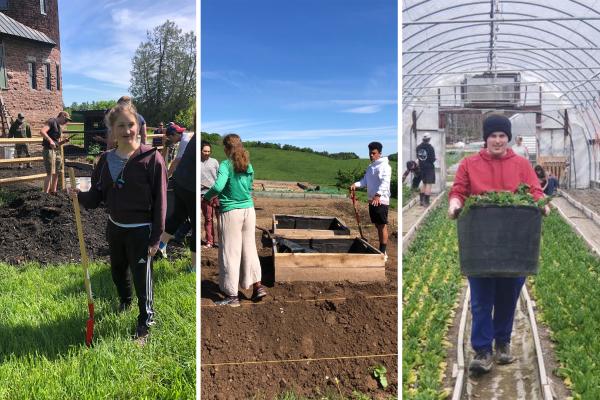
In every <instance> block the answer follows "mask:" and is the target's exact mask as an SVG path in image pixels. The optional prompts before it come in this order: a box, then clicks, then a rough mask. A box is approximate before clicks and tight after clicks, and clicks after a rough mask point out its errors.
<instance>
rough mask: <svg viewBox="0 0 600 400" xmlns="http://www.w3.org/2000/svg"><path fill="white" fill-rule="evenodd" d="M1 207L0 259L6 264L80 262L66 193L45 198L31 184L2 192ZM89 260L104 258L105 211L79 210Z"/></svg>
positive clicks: (69, 201)
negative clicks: (3, 203)
mask: <svg viewBox="0 0 600 400" xmlns="http://www.w3.org/2000/svg"><path fill="white" fill-rule="evenodd" d="M3 192H4V195H5V196H4V197H5V198H6V200H8V201H7V204H5V205H4V206H3V207H0V232H2V234H1V235H0V260H1V261H3V262H6V263H9V264H22V263H24V262H30V261H35V262H39V263H40V264H57V263H61V262H80V259H81V257H80V254H79V242H78V239H77V228H76V225H75V215H74V212H73V204H72V202H71V200H70V199H69V198H68V197H67V195H66V194H65V193H58V195H56V196H52V195H47V194H45V193H43V192H42V191H41V190H40V189H39V188H36V187H32V186H30V185H19V186H16V185H11V186H10V187H6V188H4V189H3ZM81 218H82V222H83V234H84V238H85V241H86V247H87V251H88V256H89V258H90V259H92V260H93V259H99V258H106V257H107V256H108V245H107V243H106V239H105V229H106V221H107V216H106V212H105V211H104V209H101V208H99V209H95V210H86V209H84V208H82V209H81Z"/></svg>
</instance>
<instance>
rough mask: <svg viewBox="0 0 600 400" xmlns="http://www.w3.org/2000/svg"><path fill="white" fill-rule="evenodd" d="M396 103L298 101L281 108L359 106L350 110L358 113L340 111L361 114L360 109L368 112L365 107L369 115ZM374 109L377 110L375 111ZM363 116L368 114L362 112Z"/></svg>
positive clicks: (377, 100)
mask: <svg viewBox="0 0 600 400" xmlns="http://www.w3.org/2000/svg"><path fill="white" fill-rule="evenodd" d="M396 103H397V101H396V100H388V99H371V100H369V99H345V100H342V99H332V100H308V101H300V102H296V103H291V104H287V105H285V106H283V108H284V109H288V110H311V109H314V110H322V109H335V108H339V107H340V106H344V107H346V106H359V107H358V108H353V109H350V110H358V111H350V110H342V111H344V112H356V113H361V110H360V109H365V110H367V111H369V109H367V108H366V107H371V108H370V110H371V111H370V113H374V112H379V111H381V109H382V106H386V105H395V104H396ZM375 108H377V109H376V110H375ZM362 113H363V114H365V113H368V112H365V111H363V112H362Z"/></svg>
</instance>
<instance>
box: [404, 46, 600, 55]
mask: <svg viewBox="0 0 600 400" xmlns="http://www.w3.org/2000/svg"><path fill="white" fill-rule="evenodd" d="M513 50H516V51H531V50H541V51H555V50H556V51H571V50H581V51H587V50H589V51H593V50H600V47H494V48H490V47H482V48H477V49H461V48H457V49H439V50H407V51H403V52H402V54H428V53H462V52H481V53H485V52H489V51H500V52H502V51H513Z"/></svg>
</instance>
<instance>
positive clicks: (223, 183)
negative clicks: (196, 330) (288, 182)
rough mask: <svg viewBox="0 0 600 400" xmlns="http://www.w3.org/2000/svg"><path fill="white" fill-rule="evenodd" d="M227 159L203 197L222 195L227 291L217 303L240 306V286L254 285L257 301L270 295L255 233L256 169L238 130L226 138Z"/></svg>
mask: <svg viewBox="0 0 600 400" xmlns="http://www.w3.org/2000/svg"><path fill="white" fill-rule="evenodd" d="M223 145H224V147H225V149H224V150H225V155H226V156H227V160H225V161H223V162H222V163H221V164H220V166H219V171H218V173H217V180H216V181H215V184H214V185H213V187H212V188H210V190H209V191H208V192H206V194H204V196H203V199H204V200H206V201H210V200H211V199H212V198H213V197H214V196H218V197H219V203H220V205H221V206H220V214H219V224H220V226H221V230H220V232H219V243H220V245H219V287H220V288H221V291H222V292H223V293H224V294H225V298H224V299H223V300H220V301H217V302H216V304H217V305H228V306H231V307H238V306H239V305H240V301H239V298H238V285H239V286H241V287H242V288H244V289H249V288H250V287H251V286H252V288H253V292H252V297H251V299H252V300H253V301H259V300H261V299H262V298H263V297H265V296H266V295H267V292H266V290H265V288H264V287H263V286H262V284H261V283H260V280H261V269H260V261H259V259H258V251H257V250H256V239H255V236H254V232H255V226H256V213H255V211H254V201H253V200H252V182H253V181H254V170H253V169H252V165H251V164H250V155H249V154H248V151H246V150H245V149H244V146H243V144H242V140H241V139H240V137H239V136H238V135H236V134H234V133H231V134H229V135H227V136H225V138H224V139H223Z"/></svg>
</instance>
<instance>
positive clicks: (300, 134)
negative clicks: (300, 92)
mask: <svg viewBox="0 0 600 400" xmlns="http://www.w3.org/2000/svg"><path fill="white" fill-rule="evenodd" d="M397 134H398V133H397V128H396V126H393V125H389V126H377V127H365V128H329V129H299V130H277V131H263V132H256V133H254V132H253V133H247V135H249V137H248V138H246V139H245V140H262V141H285V140H313V139H319V140H323V139H325V138H346V139H348V140H350V139H351V138H358V137H391V138H395V137H396V136H397Z"/></svg>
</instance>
